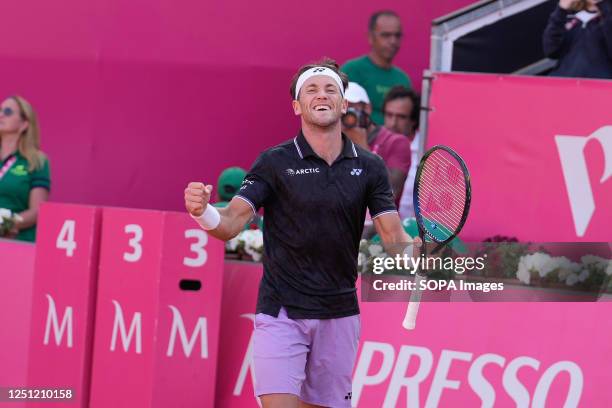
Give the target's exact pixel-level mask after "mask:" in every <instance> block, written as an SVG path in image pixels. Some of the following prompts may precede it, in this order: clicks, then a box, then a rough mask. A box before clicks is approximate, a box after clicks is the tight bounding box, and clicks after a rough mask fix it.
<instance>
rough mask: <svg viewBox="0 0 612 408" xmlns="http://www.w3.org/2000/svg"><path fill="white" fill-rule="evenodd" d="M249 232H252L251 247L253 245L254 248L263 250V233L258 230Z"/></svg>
mask: <svg viewBox="0 0 612 408" xmlns="http://www.w3.org/2000/svg"><path fill="white" fill-rule="evenodd" d="M251 231H253V242H252V244H251V245H253V246H254V247H255V248H258V249H262V250H263V244H264V242H263V232H262V231H261V230H259V229H256V230H251Z"/></svg>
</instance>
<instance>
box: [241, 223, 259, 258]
mask: <svg viewBox="0 0 612 408" xmlns="http://www.w3.org/2000/svg"><path fill="white" fill-rule="evenodd" d="M240 235H241V239H242V241H244V252H246V253H247V254H249V255H250V256H251V258H253V260H254V261H255V262H258V261H259V260H261V257H262V253H263V233H262V232H261V230H247V231H243V232H242V233H241V234H240Z"/></svg>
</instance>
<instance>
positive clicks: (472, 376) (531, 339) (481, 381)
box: [215, 262, 612, 408]
mask: <svg viewBox="0 0 612 408" xmlns="http://www.w3.org/2000/svg"><path fill="white" fill-rule="evenodd" d="M260 277H261V266H256V265H249V264H241V263H232V262H227V263H226V267H225V282H224V288H223V290H224V296H223V322H222V326H221V343H222V346H221V348H220V350H219V365H218V367H219V376H218V378H219V379H218V382H217V399H216V401H217V404H216V405H215V406H219V407H221V406H222V407H224V408H233V407H235V408H246V407H253V408H255V407H257V406H258V404H257V401H256V399H255V398H254V396H253V388H252V375H253V371H252V366H251V363H252V361H251V360H250V352H249V345H250V339H251V335H252V329H253V324H252V321H251V320H250V319H251V316H252V313H253V310H254V309H252V307H253V305H254V302H255V299H256V294H257V288H258V282H259V279H260ZM228 295H229V296H228ZM237 298H239V299H241V301H240V302H237V301H236V299H237ZM360 307H361V323H362V335H361V339H360V347H359V352H358V356H357V362H356V364H355V371H354V375H353V395H352V402H353V406H357V407H406V406H407V407H417V406H425V407H438V406H439V407H476V406H481V407H502V408H504V407H516V406H520V407H526V406H533V407H538V408H542V407H560V406H564V407H568V408H569V407H578V406H580V407H583V406H584V407H604V406H610V405H612V396H610V395H609V393H607V392H605V391H604V390H606V389H607V387H608V376H607V375H606V373H605V370H606V368H605V367H606V366H605V365H602V364H601V362H602V361H611V360H612V343H610V341H609V333H610V332H611V331H612V321H610V319H601V318H600V317H599V316H606V315H608V314H609V313H611V312H612V304H611V303H609V302H606V303H586V302H585V303H526V302H525V303H465V302H463V303H436V302H433V303H430V302H427V303H423V304H422V305H421V310H420V312H419V313H420V314H419V320H418V325H417V328H416V329H415V330H414V331H406V330H404V329H403V328H402V327H401V322H402V319H403V317H404V313H405V311H406V304H405V303H401V302H396V303H382V302H381V303H371V302H367V303H366V302H362V303H361V305H360ZM249 308H251V309H249Z"/></svg>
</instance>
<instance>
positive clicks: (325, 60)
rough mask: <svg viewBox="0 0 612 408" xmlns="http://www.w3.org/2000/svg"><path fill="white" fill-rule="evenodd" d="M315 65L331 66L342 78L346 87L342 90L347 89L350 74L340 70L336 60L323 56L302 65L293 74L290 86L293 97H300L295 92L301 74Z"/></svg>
mask: <svg viewBox="0 0 612 408" xmlns="http://www.w3.org/2000/svg"><path fill="white" fill-rule="evenodd" d="M315 67H325V68H329V69H331V70H332V71H334V72H335V73H336V74H338V76H339V77H340V79H341V80H342V86H343V87H344V89H343V90H342V93H344V91H346V87H347V86H348V76H347V75H346V74H345V73H344V72H341V71H340V66H339V65H338V63H337V62H336V61H335V60H333V59H331V58H328V57H323V58H322V59H321V60H319V61H315V62H312V63H310V64H307V65H302V66H301V67H300V69H299V70H298V72H297V73H296V74H295V75H294V76H293V79H292V80H291V87H290V88H289V93H290V94H291V97H292V98H293V99H297V97H298V96H297V95H296V94H295V86H296V85H297V81H298V78H299V77H300V75H302V74H303V73H304V72H306V71H308V70H309V69H310V68H315Z"/></svg>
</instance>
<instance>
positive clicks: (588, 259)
mask: <svg viewBox="0 0 612 408" xmlns="http://www.w3.org/2000/svg"><path fill="white" fill-rule="evenodd" d="M580 261H581V262H582V263H583V264H585V265H591V264H603V265H605V264H606V263H607V262H608V260H607V259H603V258H601V257H599V256H595V255H585V256H583V257H582V258H580Z"/></svg>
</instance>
